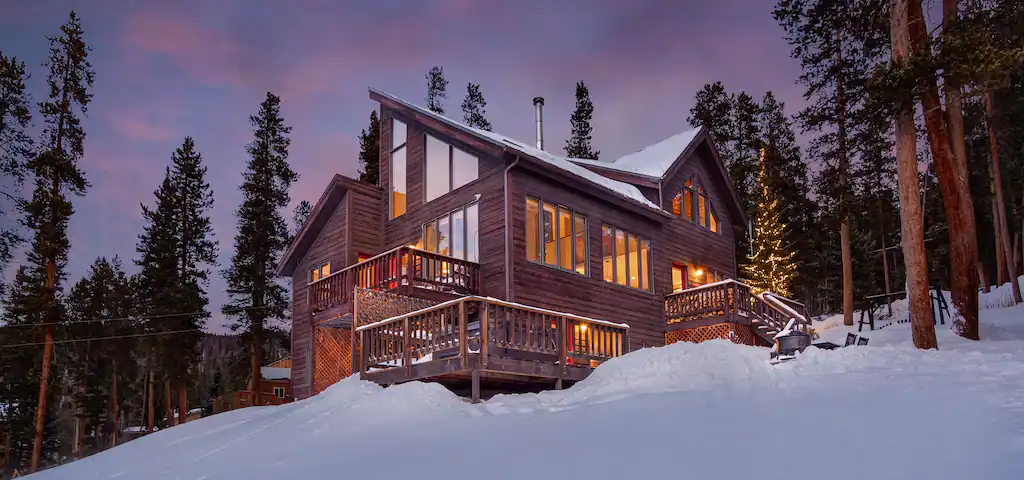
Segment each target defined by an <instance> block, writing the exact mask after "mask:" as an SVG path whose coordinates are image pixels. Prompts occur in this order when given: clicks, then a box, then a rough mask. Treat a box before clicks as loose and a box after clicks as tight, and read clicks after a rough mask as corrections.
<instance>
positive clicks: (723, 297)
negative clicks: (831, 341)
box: [665, 279, 810, 343]
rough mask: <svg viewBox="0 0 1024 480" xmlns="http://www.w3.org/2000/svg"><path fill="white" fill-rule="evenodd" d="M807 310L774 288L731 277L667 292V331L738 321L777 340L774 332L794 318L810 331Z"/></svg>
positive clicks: (767, 338) (799, 327)
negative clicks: (762, 289)
mask: <svg viewBox="0 0 1024 480" xmlns="http://www.w3.org/2000/svg"><path fill="white" fill-rule="evenodd" d="M806 312H807V311H806V309H805V308H804V306H803V304H801V303H799V302H796V301H794V300H790V299H788V298H785V297H782V296H780V295H777V294H774V293H771V292H762V293H754V292H753V291H752V290H751V287H750V286H749V285H747V284H745V283H741V282H739V281H736V280H731V279H730V280H725V281H721V282H716V283H713V284H708V285H703V286H700V287H696V288H691V289H688V290H683V291H681V292H678V293H673V294H671V295H668V296H666V297H665V317H666V325H665V332H666V334H671V333H672V332H675V331H678V330H687V329H696V328H701V327H708V326H712V325H718V324H723V323H726V324H736V325H745V326H748V327H750V328H751V330H752V331H753V332H754V333H755V334H756V335H757V336H758V337H760V338H761V339H763V340H765V341H767V342H769V343H774V335H775V334H776V333H778V332H780V331H782V329H784V328H785V327H786V324H787V323H788V322H789V321H790V320H791V319H793V320H795V322H794V328H795V329H796V330H797V331H803V332H806V331H807V329H808V328H809V327H810V321H809V320H808V319H807V313H806Z"/></svg>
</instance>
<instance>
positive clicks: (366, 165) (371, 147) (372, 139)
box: [359, 110, 380, 185]
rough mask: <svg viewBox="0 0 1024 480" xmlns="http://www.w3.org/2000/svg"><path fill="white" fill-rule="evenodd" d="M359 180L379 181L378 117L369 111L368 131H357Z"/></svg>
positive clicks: (375, 182) (373, 182)
mask: <svg viewBox="0 0 1024 480" xmlns="http://www.w3.org/2000/svg"><path fill="white" fill-rule="evenodd" d="M359 181H361V182H366V183H371V184H373V185H377V184H379V183H380V119H378V118H377V111H376V110H374V111H372V112H370V127H369V131H367V130H363V131H361V132H359Z"/></svg>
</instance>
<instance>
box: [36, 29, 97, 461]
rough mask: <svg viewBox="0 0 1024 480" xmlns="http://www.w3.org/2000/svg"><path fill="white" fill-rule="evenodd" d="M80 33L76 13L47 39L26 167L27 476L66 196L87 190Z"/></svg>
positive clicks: (85, 77)
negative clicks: (34, 298) (37, 325)
mask: <svg viewBox="0 0 1024 480" xmlns="http://www.w3.org/2000/svg"><path fill="white" fill-rule="evenodd" d="M82 35H83V32H82V28H81V26H80V25H79V20H78V16H77V15H75V13H74V12H71V14H70V15H69V17H68V22H67V23H66V24H64V25H63V26H61V35H60V36H56V37H48V40H49V42H50V54H49V57H48V58H47V60H46V61H45V62H44V63H43V66H45V67H48V68H49V75H48V76H47V85H48V86H49V97H48V99H47V100H46V101H45V102H42V103H40V104H39V111H40V114H41V116H42V118H43V121H44V123H45V125H46V126H45V128H44V130H43V138H42V140H41V141H40V142H39V143H40V148H41V151H40V152H39V153H38V155H36V156H35V158H33V159H32V160H30V161H29V162H28V171H29V172H30V173H31V175H32V177H33V179H34V187H35V188H34V189H33V192H32V198H31V200H29V201H28V202H27V203H26V204H25V220H24V223H25V225H26V226H27V227H28V228H29V229H30V230H32V233H33V235H34V237H33V239H32V248H31V250H30V251H29V253H28V262H27V263H28V264H29V265H30V266H31V267H30V268H32V269H33V270H34V272H33V277H34V278H41V279H45V283H46V290H45V291H44V292H43V293H42V298H41V299H40V301H39V302H38V305H39V307H40V310H41V311H42V312H43V316H42V318H43V320H44V321H45V322H46V323H48V324H49V325H48V326H46V327H45V328H44V342H45V343H46V345H45V346H44V347H43V356H42V359H41V365H42V371H41V374H40V389H39V393H40V395H39V401H38V405H37V409H38V414H37V429H36V438H35V444H34V449H33V459H32V467H31V471H35V470H36V469H37V468H38V465H39V461H40V453H41V449H42V442H43V435H42V434H43V431H42V430H43V424H44V423H45V418H46V410H47V402H46V400H47V398H48V397H49V394H48V393H47V392H48V388H47V387H48V385H47V384H48V382H49V370H50V363H51V361H52V357H53V343H52V342H53V326H52V325H53V324H56V323H59V322H61V321H62V319H63V309H62V308H61V302H60V295H61V290H62V289H61V283H62V281H63V280H64V277H65V275H64V267H65V265H66V263H67V256H68V249H69V248H70V242H69V241H68V237H67V226H68V220H69V219H70V218H71V214H72V213H74V208H73V207H72V205H71V200H70V198H69V195H83V194H85V190H86V188H87V187H88V183H87V182H86V180H85V176H84V174H83V173H82V171H81V170H79V168H78V160H79V159H81V158H82V155H83V153H84V150H83V142H84V140H85V131H84V130H82V127H81V121H80V120H79V118H78V115H77V114H76V109H77V110H78V111H79V112H81V113H82V114H84V113H85V112H86V106H87V105H88V104H89V101H90V100H91V98H92V95H91V94H90V93H89V88H90V87H91V86H92V82H93V71H92V66H91V65H90V64H89V61H88V55H89V48H88V47H87V46H86V44H85V41H84V40H83V38H82Z"/></svg>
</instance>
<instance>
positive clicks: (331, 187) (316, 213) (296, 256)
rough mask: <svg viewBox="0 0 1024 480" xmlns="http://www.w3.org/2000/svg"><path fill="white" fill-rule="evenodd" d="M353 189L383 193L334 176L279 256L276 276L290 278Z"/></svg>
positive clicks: (365, 185) (367, 185) (340, 176)
mask: <svg viewBox="0 0 1024 480" xmlns="http://www.w3.org/2000/svg"><path fill="white" fill-rule="evenodd" d="M355 188H361V189H366V190H368V191H374V192H376V193H381V192H383V190H381V189H380V188H378V187H377V186H375V185H370V184H369V183H366V182H360V181H359V180H356V179H354V178H349V177H346V176H344V175H335V176H334V177H333V178H331V182H330V183H329V184H327V189H326V190H324V193H323V195H321V196H320V200H317V202H316V205H315V206H314V207H313V211H312V212H310V214H309V218H307V219H306V222H305V223H303V224H302V228H300V229H299V233H298V234H297V235H295V239H294V240H292V244H291V245H290V246H289V247H288V250H286V251H285V252H284V255H282V256H281V261H280V262H278V264H277V274H278V275H286V276H290V275H292V273H294V272H295V267H297V266H298V262H299V260H301V259H302V257H304V256H306V252H308V251H309V248H310V247H312V246H313V242H315V241H316V237H317V235H319V234H320V230H322V229H323V228H324V226H325V225H327V221H328V220H330V218H331V215H332V214H333V213H334V210H335V209H336V208H337V207H338V204H339V203H341V200H342V199H343V198H345V193H346V192H348V191H349V190H351V189H355Z"/></svg>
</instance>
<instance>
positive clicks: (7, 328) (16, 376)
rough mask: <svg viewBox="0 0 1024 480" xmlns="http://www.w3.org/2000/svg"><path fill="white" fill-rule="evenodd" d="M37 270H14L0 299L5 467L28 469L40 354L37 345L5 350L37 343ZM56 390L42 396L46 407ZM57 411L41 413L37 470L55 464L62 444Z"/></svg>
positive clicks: (39, 316) (42, 293)
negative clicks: (7, 437)
mask: <svg viewBox="0 0 1024 480" xmlns="http://www.w3.org/2000/svg"><path fill="white" fill-rule="evenodd" d="M43 281H44V279H43V278H42V277H40V276H39V275H38V270H37V269H34V268H30V267H29V266H22V267H20V268H18V269H17V271H16V272H15V274H14V275H13V278H12V279H11V282H10V285H9V286H8V288H6V289H5V294H4V297H3V309H2V317H0V323H2V324H3V326H0V345H7V346H8V347H7V348H0V365H3V368H0V405H3V406H4V408H2V409H0V425H3V426H4V428H5V429H6V430H7V431H8V432H10V434H11V450H10V453H9V455H10V457H9V458H10V467H11V468H17V469H18V470H19V471H27V470H30V469H31V465H32V463H31V461H32V447H33V439H34V438H35V436H36V430H35V420H36V419H35V416H36V407H37V401H38V395H39V377H40V374H41V369H40V367H41V365H42V350H41V349H40V348H39V347H37V346H25V347H10V345H20V344H25V343H32V344H34V343H37V342H39V341H40V335H39V329H38V327H33V326H32V325H36V324H38V323H40V322H42V321H43V318H44V317H43V311H42V309H41V306H42V300H43V298H44V296H45V293H46V290H45V288H44V286H43ZM56 394H57V390H56V389H49V390H48V391H47V395H48V398H47V400H48V402H50V403H51V404H52V402H53V401H54V400H55V399H56V398H57V395H56ZM56 410H57V409H48V410H47V411H46V412H45V418H44V420H45V422H44V435H43V443H42V445H41V451H40V458H41V464H40V466H41V467H42V468H46V467H49V466H52V465H55V464H56V462H57V460H58V450H60V448H61V446H62V445H61V442H60V439H59V437H58V436H57V430H58V423H57V412H56Z"/></svg>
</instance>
